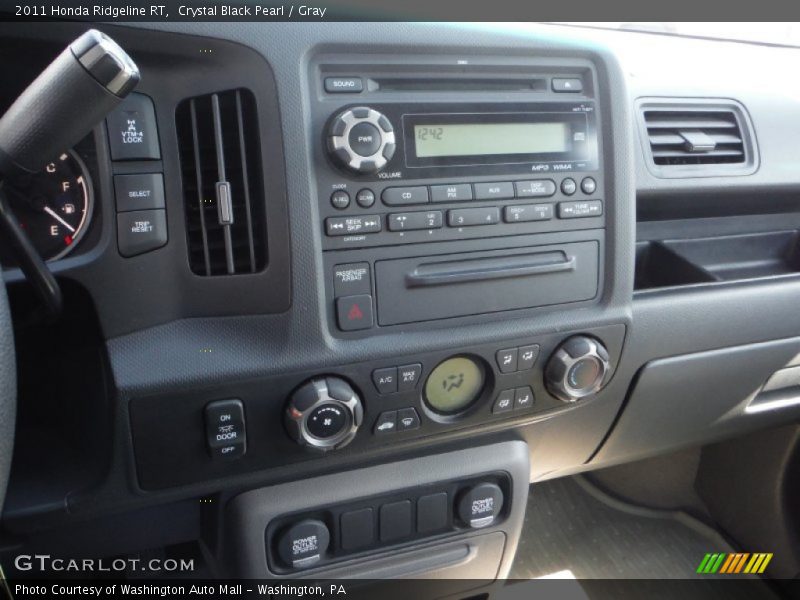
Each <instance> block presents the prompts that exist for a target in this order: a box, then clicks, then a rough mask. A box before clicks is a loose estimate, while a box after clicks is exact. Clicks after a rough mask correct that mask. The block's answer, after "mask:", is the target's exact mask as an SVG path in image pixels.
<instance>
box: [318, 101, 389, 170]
mask: <svg viewBox="0 0 800 600" xmlns="http://www.w3.org/2000/svg"><path fill="white" fill-rule="evenodd" d="M395 148H396V146H395V138H394V128H393V127H392V124H391V123H390V122H389V119H387V118H386V116H385V115H382V114H381V113H379V112H378V111H377V110H374V109H372V108H369V107H367V106H357V107H355V108H350V109H348V110H346V111H344V112H342V113H340V114H338V115H337V116H336V117H334V119H333V121H331V124H330V128H329V130H328V151H329V152H330V153H331V156H333V158H334V159H335V160H336V161H337V162H338V163H339V164H341V165H342V166H344V167H346V168H348V169H351V170H353V171H355V172H357V173H374V172H375V171H378V170H380V169H382V168H383V167H385V166H386V163H388V162H389V160H391V158H392V156H394V151H395Z"/></svg>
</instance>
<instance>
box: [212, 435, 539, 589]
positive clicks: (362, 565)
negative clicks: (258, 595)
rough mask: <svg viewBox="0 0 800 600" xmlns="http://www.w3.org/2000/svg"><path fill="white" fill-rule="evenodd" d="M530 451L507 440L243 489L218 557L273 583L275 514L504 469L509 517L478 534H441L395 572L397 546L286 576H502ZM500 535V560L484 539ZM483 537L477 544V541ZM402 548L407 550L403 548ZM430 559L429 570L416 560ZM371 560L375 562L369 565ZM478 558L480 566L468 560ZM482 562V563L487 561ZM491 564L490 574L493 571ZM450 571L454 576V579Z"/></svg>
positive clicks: (515, 533)
mask: <svg viewBox="0 0 800 600" xmlns="http://www.w3.org/2000/svg"><path fill="white" fill-rule="evenodd" d="M529 468H530V467H529V464H528V446H527V444H525V443H524V442H520V441H512V442H502V443H498V444H492V445H487V446H478V447H475V448H470V449H467V450H459V451H456V452H447V453H442V454H438V455H434V456H426V457H422V458H416V459H411V460H405V461H401V462H395V463H388V464H383V465H379V466H373V467H368V468H364V469H359V470H355V471H346V472H343V473H337V474H331V475H325V476H322V477H315V478H310V479H304V480H300V481H295V482H292V483H287V484H283V485H276V486H273V487H269V488H263V489H257V490H252V491H249V492H245V493H243V494H241V495H239V496H237V497H236V498H234V499H233V500H231V501H230V503H229V504H228V506H227V508H226V511H225V515H226V516H225V518H226V524H225V526H224V531H225V539H224V540H223V545H222V548H223V557H224V558H225V559H226V560H227V561H228V563H229V564H230V568H231V570H232V571H233V574H234V575H236V576H239V577H244V578H272V577H278V575H276V574H274V573H272V572H270V570H269V567H268V565H267V556H266V547H265V542H264V532H265V530H266V528H267V525H268V524H269V523H270V522H271V521H272V520H273V519H276V518H278V517H280V516H283V515H286V514H291V513H295V512H298V511H303V510H307V509H312V508H324V507H325V506H326V505H331V504H335V503H339V502H346V501H348V500H355V499H358V498H362V497H368V496H373V495H377V494H383V493H388V492H392V491H396V490H404V489H411V488H413V487H415V486H421V485H425V484H429V483H436V482H438V481H452V480H454V479H455V480H458V479H461V478H468V477H473V476H476V475H480V474H483V473H492V472H505V473H507V474H508V475H510V477H511V486H512V493H511V497H510V498H507V499H506V503H507V504H508V505H510V512H509V515H508V517H507V518H506V519H505V520H504V521H502V522H500V523H498V524H497V525H492V526H489V527H486V528H484V529H480V530H470V531H466V532H464V533H460V534H456V536H455V538H454V536H453V535H449V534H447V535H445V536H440V537H439V538H436V539H432V540H431V541H427V542H424V543H419V544H417V546H416V547H415V548H418V549H419V552H416V553H415V554H409V555H405V558H401V559H400V560H399V561H398V562H395V563H394V569H395V570H394V571H392V569H390V568H387V564H386V562H385V561H381V560H380V559H381V558H382V557H384V556H393V557H397V556H398V552H399V550H398V549H392V550H386V551H379V552H377V553H376V554H375V555H374V556H373V557H365V558H361V559H352V560H346V561H344V562H341V563H337V565H336V566H335V567H333V568H325V567H323V566H320V567H318V568H311V569H309V570H307V571H303V572H301V573H295V574H292V575H291V577H295V578H296V577H298V576H302V577H343V576H344V577H350V576H351V574H353V573H357V574H358V576H359V577H393V576H394V577H399V576H417V577H423V576H425V577H427V576H436V572H437V571H438V572H440V574H439V576H444V574H445V572H446V571H447V568H448V564H449V566H450V568H453V569H455V568H458V567H460V566H462V565H465V564H466V563H467V562H470V563H472V567H473V568H474V569H475V571H474V572H470V577H472V578H477V576H478V575H479V574H487V575H488V574H490V573H492V575H491V577H492V578H493V577H494V576H495V574H496V576H497V577H500V578H503V577H505V576H506V575H507V574H508V572H509V570H510V568H511V564H512V562H513V559H514V553H515V551H516V547H517V543H518V541H519V533H520V530H521V528H522V522H523V519H524V516H525V504H526V502H527V498H528V488H529V485H528V473H529ZM497 533H501V535H502V534H504V535H505V550H504V552H502V553H500V554H501V556H502V558H501V559H500V560H499V561H494V564H493V565H492V562H493V561H492V557H497V554H498V553H497V551H496V544H497V541H496V538H489V537H488V536H489V535H492V534H497ZM476 538H480V539H476ZM456 541H458V542H459V543H460V544H465V543H466V544H468V545H471V546H472V550H470V553H474V556H470V555H464V556H463V557H462V558H459V557H457V556H455V555H454V556H453V559H452V560H451V561H444V563H443V561H442V560H441V559H438V558H437V552H435V551H433V550H432V549H433V548H438V549H440V550H441V551H442V552H445V553H449V552H450V551H451V550H452V548H453V547H454V546H453V542H456ZM405 549H406V550H407V549H408V548H405ZM426 557H427V561H428V569H425V568H424V566H423V564H422V563H421V562H420V561H422V562H423V563H424V561H425V560H426ZM373 560H374V561H375V562H373ZM473 561H477V562H473ZM485 561H486V562H485ZM492 566H494V569H492ZM454 574H455V572H453V573H451V575H454Z"/></svg>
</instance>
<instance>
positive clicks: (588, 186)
mask: <svg viewBox="0 0 800 600" xmlns="http://www.w3.org/2000/svg"><path fill="white" fill-rule="evenodd" d="M581 191H582V192H583V193H584V194H594V193H595V191H597V182H596V181H595V180H594V179H592V178H591V177H584V178H583V181H581Z"/></svg>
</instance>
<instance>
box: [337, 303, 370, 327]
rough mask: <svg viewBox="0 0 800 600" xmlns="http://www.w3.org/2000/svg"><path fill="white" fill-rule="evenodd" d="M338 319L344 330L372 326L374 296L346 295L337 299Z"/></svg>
mask: <svg viewBox="0 0 800 600" xmlns="http://www.w3.org/2000/svg"><path fill="white" fill-rule="evenodd" d="M336 320H337V322H338V324H339V329H341V330H342V331H357V330H359V329H369V328H370V327H372V322H373V321H372V296H370V295H368V294H362V295H358V296H344V297H343V298H338V299H337V300H336Z"/></svg>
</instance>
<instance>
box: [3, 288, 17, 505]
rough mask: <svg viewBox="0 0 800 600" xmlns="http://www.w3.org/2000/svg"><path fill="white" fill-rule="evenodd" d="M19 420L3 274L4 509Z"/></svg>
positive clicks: (12, 345)
mask: <svg viewBox="0 0 800 600" xmlns="http://www.w3.org/2000/svg"><path fill="white" fill-rule="evenodd" d="M16 417H17V371H16V362H15V359H14V330H13V329H12V327H11V312H10V310H9V307H8V297H7V296H6V287H5V284H4V283H3V277H2V273H0V510H2V508H3V502H4V501H5V497H6V486H7V485H8V475H9V472H10V470H11V453H12V450H13V448H14V425H15V421H16Z"/></svg>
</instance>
